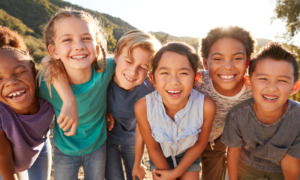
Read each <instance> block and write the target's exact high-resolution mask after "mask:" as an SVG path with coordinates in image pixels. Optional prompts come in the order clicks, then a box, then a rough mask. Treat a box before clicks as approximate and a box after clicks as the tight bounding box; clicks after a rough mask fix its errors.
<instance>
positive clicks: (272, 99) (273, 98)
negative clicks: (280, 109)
mask: <svg viewBox="0 0 300 180" xmlns="http://www.w3.org/2000/svg"><path fill="white" fill-rule="evenodd" d="M263 98H264V99H265V100H267V101H269V102H271V101H276V99H278V97H277V96H268V95H263Z"/></svg>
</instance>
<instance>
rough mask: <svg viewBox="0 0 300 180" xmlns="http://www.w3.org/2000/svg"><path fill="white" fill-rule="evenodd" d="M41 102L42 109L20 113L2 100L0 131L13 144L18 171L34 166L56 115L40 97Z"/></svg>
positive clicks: (49, 105)
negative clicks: (32, 112) (24, 113)
mask: <svg viewBox="0 0 300 180" xmlns="http://www.w3.org/2000/svg"><path fill="white" fill-rule="evenodd" d="M39 104H40V109H39V111H38V112H37V113H35V114H30V115H20V114H15V113H14V111H13V110H12V109H11V108H10V107H9V106H7V105H6V104H4V103H2V102H0V132H1V131H4V133H5V135H6V136H7V138H8V140H9V141H10V143H11V144H12V150H13V154H14V163H15V169H16V170H17V171H24V170H26V169H28V168H30V167H31V166H32V164H33V163H34V162H35V160H36V158H37V157H38V156H39V154H40V152H41V150H42V148H43V147H44V143H45V141H46V140H47V138H48V136H49V133H50V131H49V127H50V123H51V122H52V120H53V117H54V111H53V108H52V106H51V104H50V103H49V102H47V101H45V100H44V99H42V98H40V99H39ZM0 146H1V145H0ZM1 148H2V147H1ZM0 179H1V175H0Z"/></svg>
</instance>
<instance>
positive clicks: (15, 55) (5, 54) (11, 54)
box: [0, 50, 31, 61]
mask: <svg viewBox="0 0 300 180" xmlns="http://www.w3.org/2000/svg"><path fill="white" fill-rule="evenodd" d="M2 59H11V60H16V61H19V60H30V59H31V58H30V57H29V56H28V55H24V54H21V53H20V52H17V51H14V50H0V60H2Z"/></svg>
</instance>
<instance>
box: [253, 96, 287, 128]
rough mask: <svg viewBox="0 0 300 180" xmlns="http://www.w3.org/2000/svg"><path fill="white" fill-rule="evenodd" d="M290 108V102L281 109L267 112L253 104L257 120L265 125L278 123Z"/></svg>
mask: <svg viewBox="0 0 300 180" xmlns="http://www.w3.org/2000/svg"><path fill="white" fill-rule="evenodd" d="M287 108H288V101H287V102H286V103H285V104H284V105H283V106H282V107H281V108H279V109H276V110H274V111H265V110H263V109H262V108H261V107H259V106H258V105H257V104H256V103H255V102H254V104H253V109H254V113H255V115H256V118H257V119H258V120H259V121H260V122H261V123H263V124H267V125H271V124H273V123H275V122H277V121H278V120H279V119H280V118H281V117H282V115H283V114H284V113H285V111H286V110H287Z"/></svg>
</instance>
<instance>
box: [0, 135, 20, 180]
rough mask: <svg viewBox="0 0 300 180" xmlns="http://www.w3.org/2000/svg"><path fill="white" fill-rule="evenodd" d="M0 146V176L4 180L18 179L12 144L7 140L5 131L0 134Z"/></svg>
mask: <svg viewBox="0 0 300 180" xmlns="http://www.w3.org/2000/svg"><path fill="white" fill-rule="evenodd" d="M0 144H1V148H0V174H1V176H2V178H3V180H14V179H17V175H16V174H15V167H14V157H13V151H12V147H11V143H10V141H9V140H8V139H7V137H6V135H5V133H4V131H1V132H0Z"/></svg>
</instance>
